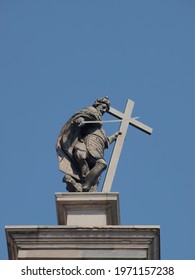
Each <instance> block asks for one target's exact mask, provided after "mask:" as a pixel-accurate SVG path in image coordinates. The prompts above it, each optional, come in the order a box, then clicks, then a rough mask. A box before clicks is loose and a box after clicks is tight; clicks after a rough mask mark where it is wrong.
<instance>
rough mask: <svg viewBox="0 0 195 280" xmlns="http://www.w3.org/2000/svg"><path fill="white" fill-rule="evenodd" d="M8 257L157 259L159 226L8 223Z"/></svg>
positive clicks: (158, 252)
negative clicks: (28, 224)
mask: <svg viewBox="0 0 195 280" xmlns="http://www.w3.org/2000/svg"><path fill="white" fill-rule="evenodd" d="M6 235H7V242H8V252H9V259H12V260H14V259H25V260H28V259H29V260H30V259H35V260H36V259H37V260H38V259H46V260H47V259H159V258H160V228H159V226H102V227H98V226H96V227H81V226H80V227H77V226H7V227H6Z"/></svg>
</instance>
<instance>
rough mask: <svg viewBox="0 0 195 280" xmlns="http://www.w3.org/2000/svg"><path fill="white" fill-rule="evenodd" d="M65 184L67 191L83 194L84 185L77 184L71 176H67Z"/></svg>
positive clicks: (64, 179)
mask: <svg viewBox="0 0 195 280" xmlns="http://www.w3.org/2000/svg"><path fill="white" fill-rule="evenodd" d="M63 182H64V183H66V185H67V186H66V189H67V191H69V192H82V185H81V184H79V183H77V182H76V181H75V180H74V179H73V178H72V177H71V176H70V175H65V176H64V178H63Z"/></svg>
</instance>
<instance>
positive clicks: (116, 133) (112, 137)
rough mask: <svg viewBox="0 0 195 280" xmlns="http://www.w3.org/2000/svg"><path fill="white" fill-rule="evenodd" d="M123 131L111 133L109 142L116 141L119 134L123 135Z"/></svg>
mask: <svg viewBox="0 0 195 280" xmlns="http://www.w3.org/2000/svg"><path fill="white" fill-rule="evenodd" d="M121 134H122V133H121V132H120V131H117V132H115V133H114V134H113V135H111V136H110V137H108V142H109V145H110V144H112V142H114V141H116V139H117V138H118V136H119V135H121Z"/></svg>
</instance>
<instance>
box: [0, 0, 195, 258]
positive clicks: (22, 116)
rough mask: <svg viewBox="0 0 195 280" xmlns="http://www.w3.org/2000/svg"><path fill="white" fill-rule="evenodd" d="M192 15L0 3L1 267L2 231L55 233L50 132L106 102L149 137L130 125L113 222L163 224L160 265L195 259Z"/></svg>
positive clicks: (188, 7)
mask: <svg viewBox="0 0 195 280" xmlns="http://www.w3.org/2000/svg"><path fill="white" fill-rule="evenodd" d="M194 14H195V2H194V1H192V0H186V1H180V0H177V1H176V0H175V1H174V0H163V1H158V0H153V1H152V0H148V1H144V0H143V1H141V0H138V1H135V0H134V1H131V0H129V1H127V0H123V1H116V0H112V1H111V0H104V1H103V0H98V1H97V0H96V1H93V0H82V1H79V0H72V1H68V0H63V1H62V0H61V1H60V0H57V1H51V0H41V1H38V0H33V1H32V0H31V1H30V0H28V1H24V0H23V1H22V0H18V1H13V0H9V1H5V0H1V1H0V42H1V43H0V77H1V83H0V94H1V102H0V106H1V107H0V124H1V125H0V127H1V138H0V141H1V145H0V155H1V156H0V170H1V176H0V188H1V195H0V259H7V245H6V239H5V233H4V226H5V225H55V224H56V223H57V219H56V209H55V200H54V193H55V192H61V191H65V185H64V184H63V183H62V182H61V179H62V176H63V174H62V173H61V172H60V171H59V170H58V164H57V157H56V153H55V142H56V139H57V136H58V133H59V131H60V129H61V127H62V126H63V124H64V123H65V122H66V121H67V119H68V118H69V117H70V116H71V115H72V114H74V113H75V112H77V111H78V110H80V109H81V108H83V107H86V106H89V105H91V104H92V103H93V102H94V100H95V99H96V98H99V97H103V96H105V95H107V94H109V97H110V100H111V105H112V107H114V108H116V109H118V110H120V111H123V110H124V107H125V104H126V101H127V99H128V98H129V99H132V100H134V101H135V107H134V111H133V116H139V117H140V119H139V120H140V121H141V122H143V123H145V124H147V125H149V126H151V127H153V129H154V132H153V134H152V135H151V136H149V135H147V134H144V133H142V132H141V131H139V130H137V129H135V128H134V127H129V130H128V133H127V137H126V141H125V144H124V147H123V151H122V155H121V158H120V162H119V165H118V169H117V172H116V176H115V179H114V183H113V186H112V191H115V192H119V193H120V211H121V223H122V224H124V225H160V226H161V258H162V259H195V241H194V231H195V221H194V211H195V203H194V197H195V169H194V159H195V149H194V143H195V130H194V125H193V120H194V119H195V110H194V103H195V68H194V65H195V51H194V50H195V17H194ZM105 118H110V116H105ZM118 126H119V125H118V124H116V123H114V124H113V123H112V124H105V126H104V128H105V130H106V132H107V134H108V135H109V134H111V133H113V132H114V131H116V130H118ZM110 153H111V150H109V151H107V152H106V159H107V160H109V155H110Z"/></svg>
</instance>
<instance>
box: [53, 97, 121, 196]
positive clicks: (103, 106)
mask: <svg viewBox="0 0 195 280" xmlns="http://www.w3.org/2000/svg"><path fill="white" fill-rule="evenodd" d="M109 109H110V101H109V99H108V97H104V98H101V99H97V100H96V101H95V102H94V103H93V104H92V106H89V107H87V108H84V109H82V110H81V111H79V112H77V113H76V114H74V115H73V116H72V117H71V118H70V119H69V120H68V122H67V123H66V124H65V125H64V126H63V128H62V130H61V132H60V134H59V137H58V140H57V144H56V151H57V154H58V160H59V169H60V170H61V171H62V172H64V173H65V176H64V178H63V182H66V184H67V190H68V191H70V192H92V191H97V188H98V183H99V181H100V176H101V174H102V172H103V171H104V170H105V169H106V167H107V164H106V161H105V159H104V150H105V149H107V148H108V147H109V145H110V144H111V143H112V142H113V141H115V140H116V139H117V137H118V135H119V134H120V133H119V132H116V133H114V134H113V135H112V136H110V137H107V136H106V133H105V131H104V130H103V128H102V116H103V114H104V113H105V112H109Z"/></svg>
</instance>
